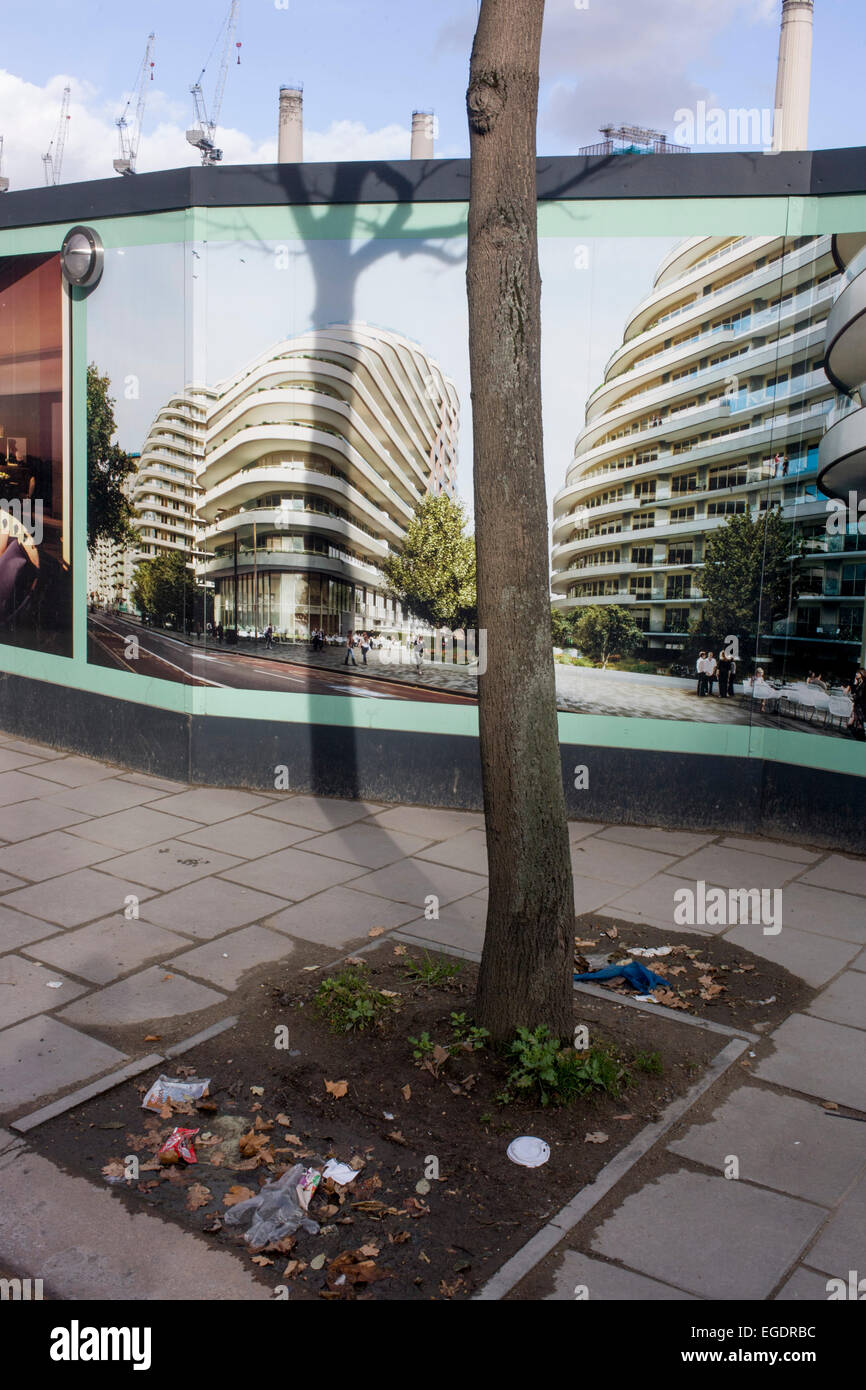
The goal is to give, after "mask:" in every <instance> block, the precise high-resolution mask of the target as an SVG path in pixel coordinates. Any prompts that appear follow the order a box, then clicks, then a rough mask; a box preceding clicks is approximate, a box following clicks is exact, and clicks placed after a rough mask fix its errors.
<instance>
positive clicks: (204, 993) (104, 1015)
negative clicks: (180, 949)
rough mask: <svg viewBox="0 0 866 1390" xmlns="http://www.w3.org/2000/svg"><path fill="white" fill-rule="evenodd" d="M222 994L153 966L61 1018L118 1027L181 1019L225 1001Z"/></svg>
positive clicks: (81, 1002)
mask: <svg viewBox="0 0 866 1390" xmlns="http://www.w3.org/2000/svg"><path fill="white" fill-rule="evenodd" d="M224 999H225V995H224V994H218V993H216V991H214V990H212V989H208V988H207V987H206V986H205V985H200V984H198V983H197V982H196V981H195V980H187V979H185V978H184V977H183V976H182V975H173V974H171V973H170V972H168V971H166V970H165V968H164V967H163V966H161V965H152V966H150V967H149V968H148V969H147V970H140V971H139V972H138V974H137V975H129V976H127V978H126V979H125V980H118V981H117V982H116V983H115V984H113V985H107V986H106V988H105V989H100V990H96V991H95V992H94V993H93V994H89V995H88V996H87V998H86V999H78V1000H76V1002H75V1003H73V1004H70V1005H69V1008H68V1009H64V1010H63V1011H62V1013H61V1014H60V1017H61V1018H63V1019H65V1020H66V1021H67V1022H69V1023H77V1024H80V1025H81V1026H82V1027H85V1028H117V1027H124V1026H126V1025H129V1024H134V1023H150V1022H151V1020H154V1019H162V1018H177V1017H178V1016H179V1015H186V1014H194V1013H199V1012H200V1010H202V1009H209V1008H211V1007H212V1005H214V1004H221V1003H222V1002H223V1000H224Z"/></svg>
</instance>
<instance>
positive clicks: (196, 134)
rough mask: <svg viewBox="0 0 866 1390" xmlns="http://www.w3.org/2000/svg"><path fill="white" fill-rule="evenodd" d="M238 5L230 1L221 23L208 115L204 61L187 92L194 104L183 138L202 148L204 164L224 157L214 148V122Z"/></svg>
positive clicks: (222, 88)
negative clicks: (219, 54)
mask: <svg viewBox="0 0 866 1390" xmlns="http://www.w3.org/2000/svg"><path fill="white" fill-rule="evenodd" d="M240 7H241V6H240V0H232V7H231V9H230V11H229V15H228V19H227V20H226V22H225V25H224V30H225V43H224V45H223V54H222V60H221V62H220V67H219V72H218V74H217V81H216V87H215V89H214V94H213V99H212V101H211V108H210V115H208V110H207V104H206V102H205V98H204V92H203V90H202V85H201V82H202V78H203V77H204V75H205V72H206V70H207V63H205V65H204V67H203V68H202V70H201V72H200V73H199V78H198V81H197V82H195V83H193V85H192V86H191V87H190V91H191V92H192V99H193V104H194V106H195V125H194V126H193V127H192V129H191V130H188V131H187V132H186V138H187V140H188V141H189V143H190V144H191V145H194V146H195V147H196V149H197V150H201V162H202V164H203V165H205V166H207V165H209V164H218V163H219V161H220V160H221V159H222V157H223V152H222V150H218V149H217V147H216V143H215V141H216V131H217V125H218V124H219V118H220V111H221V109H222V104H223V92H224V91H225V86H226V77H227V76H228V70H229V58H230V57H231V51H232V41H233V39H234V35H235V30H236V28H237V23H238V12H239V10H240ZM222 33H223V30H222V29H221V30H220V34H222ZM220 34H218V35H217V38H216V41H215V43H214V48H216V46H217V43H219V38H220ZM235 48H236V49H237V53H238V63H240V61H241V44H240V43H235ZM213 51H214V50H213V49H211V54H210V55H208V62H210V57H211V55H212V54H213Z"/></svg>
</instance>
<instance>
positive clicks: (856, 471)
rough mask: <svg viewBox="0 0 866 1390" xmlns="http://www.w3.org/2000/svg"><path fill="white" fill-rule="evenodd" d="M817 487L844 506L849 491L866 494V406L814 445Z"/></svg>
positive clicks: (848, 415) (838, 422) (844, 416)
mask: <svg viewBox="0 0 866 1390" xmlns="http://www.w3.org/2000/svg"><path fill="white" fill-rule="evenodd" d="M863 278H864V280H866V276H864V277H863ZM864 360H866V359H864ZM818 486H819V488H820V489H821V491H822V492H823V493H824V494H825V495H826V496H827V497H834V498H839V499H840V500H841V501H843V502H846V503H847V502H848V500H849V493H851V492H853V493H855V494H856V495H859V496H863V495H866V406H861V407H860V408H859V409H858V410H853V411H851V412H850V413H848V414H846V415H843V416H842V417H841V419H837V421H836V423H835V424H834V425H831V426H830V428H829V429H828V430H827V433H826V434H825V435H824V437H823V439H822V440H821V443H820V444H819V446H818Z"/></svg>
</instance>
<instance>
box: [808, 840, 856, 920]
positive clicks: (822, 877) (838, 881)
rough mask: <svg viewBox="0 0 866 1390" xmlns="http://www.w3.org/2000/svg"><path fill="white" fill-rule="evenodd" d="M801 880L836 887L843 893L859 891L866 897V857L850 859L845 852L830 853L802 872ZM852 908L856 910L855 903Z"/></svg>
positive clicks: (814, 884)
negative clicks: (807, 870) (805, 871)
mask: <svg viewBox="0 0 866 1390" xmlns="http://www.w3.org/2000/svg"><path fill="white" fill-rule="evenodd" d="M800 882H801V883H810V884H812V885H813V886H814V887H816V888H834V889H836V890H837V891H839V892H843V893H859V894H860V896H861V897H866V859H849V858H848V857H847V855H844V854H828V856H827V858H826V859H824V860H823V861H822V862H821V863H820V864H818V865H816V867H815V868H814V869H810V870H809V872H808V873H805V874H802V875H801V877H800ZM852 910H854V911H856V907H854V905H853V904H852ZM861 911H862V906H861Z"/></svg>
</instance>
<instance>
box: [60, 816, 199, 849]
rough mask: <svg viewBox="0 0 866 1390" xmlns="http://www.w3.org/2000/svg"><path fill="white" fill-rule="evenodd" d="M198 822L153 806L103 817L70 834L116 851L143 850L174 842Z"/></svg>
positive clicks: (88, 822)
mask: <svg viewBox="0 0 866 1390" xmlns="http://www.w3.org/2000/svg"><path fill="white" fill-rule="evenodd" d="M194 825H195V822H194V821H191V820H182V819H181V817H180V816H167V815H166V814H165V813H164V812H163V811H154V810H152V809H151V807H149V806H130V807H128V809H127V810H125V811H115V812H114V813H113V815H110V816H99V817H97V818H96V819H92V820H87V821H85V822H84V823H83V824H82V825H76V826H75V827H74V828H73V829H72V830H71V831H70V832H69V833H70V834H72V835H78V836H80V838H81V839H83V840H92V841H95V842H96V843H97V844H100V845H108V846H110V848H112V849H116V850H135V849H143V848H144V847H145V845H155V844H157V842H158V841H165V840H170V839H171V838H172V837H177V836H179V835H183V834H184V833H185V831H187V830H191V829H193V828H194Z"/></svg>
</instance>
